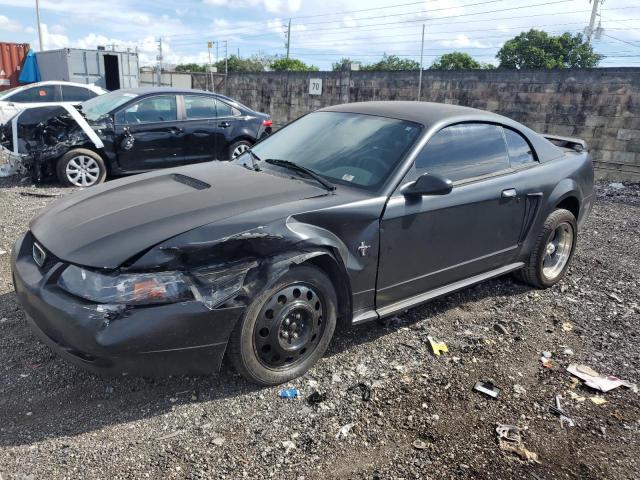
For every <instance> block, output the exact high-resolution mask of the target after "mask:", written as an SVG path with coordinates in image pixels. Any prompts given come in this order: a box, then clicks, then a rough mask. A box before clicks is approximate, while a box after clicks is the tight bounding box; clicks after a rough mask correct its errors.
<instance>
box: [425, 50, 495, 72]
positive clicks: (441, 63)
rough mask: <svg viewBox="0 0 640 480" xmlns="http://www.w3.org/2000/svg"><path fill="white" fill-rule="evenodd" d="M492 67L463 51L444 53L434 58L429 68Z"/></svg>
mask: <svg viewBox="0 0 640 480" xmlns="http://www.w3.org/2000/svg"><path fill="white" fill-rule="evenodd" d="M490 68H494V67H493V65H491V64H490V63H480V62H478V61H477V60H476V59H474V58H473V57H472V56H471V55H469V54H468V53H464V52H451V53H445V54H444V55H441V56H440V57H438V58H436V59H435V60H434V61H433V63H432V64H431V66H430V67H429V69H430V70H477V69H490Z"/></svg>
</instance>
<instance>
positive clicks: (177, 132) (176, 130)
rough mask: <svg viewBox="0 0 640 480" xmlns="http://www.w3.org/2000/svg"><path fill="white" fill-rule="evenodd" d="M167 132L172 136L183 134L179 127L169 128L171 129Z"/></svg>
mask: <svg viewBox="0 0 640 480" xmlns="http://www.w3.org/2000/svg"><path fill="white" fill-rule="evenodd" d="M169 131H170V132H171V133H173V134H174V135H179V134H181V133H182V132H184V130H182V129H181V128H180V127H171V128H170V129H169Z"/></svg>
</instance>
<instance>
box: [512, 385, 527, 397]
mask: <svg viewBox="0 0 640 480" xmlns="http://www.w3.org/2000/svg"><path fill="white" fill-rule="evenodd" d="M513 392H514V393H515V394H516V395H526V393H527V390H526V389H525V388H524V387H523V386H522V385H520V384H518V383H516V384H515V385H514V386H513Z"/></svg>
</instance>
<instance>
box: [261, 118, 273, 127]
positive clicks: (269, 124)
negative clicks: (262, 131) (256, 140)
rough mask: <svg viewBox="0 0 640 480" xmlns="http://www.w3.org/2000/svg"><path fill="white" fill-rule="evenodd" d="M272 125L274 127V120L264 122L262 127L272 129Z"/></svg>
mask: <svg viewBox="0 0 640 480" xmlns="http://www.w3.org/2000/svg"><path fill="white" fill-rule="evenodd" d="M271 125H273V120H271V119H269V120H263V121H262V126H263V127H270V126H271Z"/></svg>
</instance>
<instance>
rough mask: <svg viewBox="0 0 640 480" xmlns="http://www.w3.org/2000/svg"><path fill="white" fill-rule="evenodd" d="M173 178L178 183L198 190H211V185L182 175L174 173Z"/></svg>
mask: <svg viewBox="0 0 640 480" xmlns="http://www.w3.org/2000/svg"><path fill="white" fill-rule="evenodd" d="M172 177H173V179H174V180H175V181H176V182H179V183H182V184H184V185H188V186H189V187H192V188H195V189H196V190H206V189H207V188H211V185H209V184H208V183H207V182H203V181H202V180H198V179H197V178H193V177H189V176H187V175H182V174H181V173H174V174H173V175H172Z"/></svg>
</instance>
